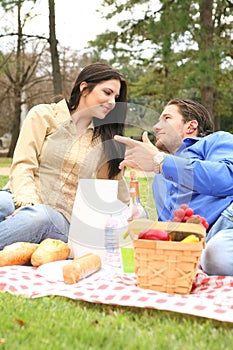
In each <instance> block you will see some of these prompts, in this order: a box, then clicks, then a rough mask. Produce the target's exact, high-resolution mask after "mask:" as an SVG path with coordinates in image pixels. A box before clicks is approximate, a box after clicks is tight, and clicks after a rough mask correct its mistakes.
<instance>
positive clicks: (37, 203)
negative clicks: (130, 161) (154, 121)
mask: <svg viewBox="0 0 233 350" xmlns="http://www.w3.org/2000/svg"><path fill="white" fill-rule="evenodd" d="M126 100H127V84H126V80H125V79H124V77H123V76H122V75H121V74H120V73H119V72H118V71H117V70H115V69H113V68H112V67H110V66H108V65H107V64H104V63H95V64H91V65H89V66H87V67H85V68H84V69H83V70H82V71H81V73H80V74H79V76H78V78H77V80H76V82H75V84H74V87H73V89H72V92H71V96H70V99H69V101H66V100H65V99H63V100H61V101H60V102H58V103H57V104H55V103H52V104H41V105H38V106H35V107H33V108H32V109H31V110H30V111H29V113H28V115H27V117H26V119H25V121H24V124H23V127H22V129H21V132H20V135H19V138H18V142H17V145H16V148H15V152H14V157H13V162H12V166H11V171H10V178H9V182H8V184H7V185H6V186H5V188H4V190H2V191H0V249H3V248H4V246H6V245H9V244H11V243H14V242H19V241H24V242H32V243H40V242H41V241H42V240H44V239H45V238H54V239H60V240H63V241H64V242H67V241H68V232H69V224H70V218H71V213H72V207H73V203H74V199H75V194H76V190H77V186H78V181H79V179H80V178H92V177H93V176H95V177H96V178H102V179H117V180H119V187H118V188H119V193H118V198H119V199H120V200H122V201H123V202H124V203H128V201H129V196H128V190H127V187H126V183H125V182H124V179H123V173H122V171H121V170H119V163H120V161H121V160H122V159H123V158H124V151H125V149H124V147H123V146H122V145H121V144H119V143H117V142H116V141H114V140H113V137H114V135H115V134H121V135H122V134H123V131H124V122H125V117H126Z"/></svg>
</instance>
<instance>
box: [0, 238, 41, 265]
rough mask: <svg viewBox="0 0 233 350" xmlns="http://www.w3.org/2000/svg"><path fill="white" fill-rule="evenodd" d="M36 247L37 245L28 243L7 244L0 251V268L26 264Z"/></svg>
mask: <svg viewBox="0 0 233 350" xmlns="http://www.w3.org/2000/svg"><path fill="white" fill-rule="evenodd" d="M38 247H39V244H37V243H29V242H15V243H12V244H9V245H7V246H5V247H4V248H3V250H1V251H0V266H11V265H24V264H27V263H29V262H30V260H31V256H32V254H33V253H34V252H35V250H36V249H37V248H38Z"/></svg>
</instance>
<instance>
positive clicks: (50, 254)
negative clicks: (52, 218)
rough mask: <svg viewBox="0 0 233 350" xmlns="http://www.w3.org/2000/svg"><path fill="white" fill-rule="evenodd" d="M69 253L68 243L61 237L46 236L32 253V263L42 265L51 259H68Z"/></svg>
mask: <svg viewBox="0 0 233 350" xmlns="http://www.w3.org/2000/svg"><path fill="white" fill-rule="evenodd" d="M69 254H70V248H69V247H68V245H67V244H66V243H64V242H63V241H61V240H59V239H52V238H46V239H45V240H44V241H42V242H41V243H40V244H39V247H38V248H37V250H36V251H35V252H34V253H33V254H32V256H31V264H32V265H33V266H40V265H43V264H46V263H48V262H51V261H57V260H66V259H67V258H68V256H69Z"/></svg>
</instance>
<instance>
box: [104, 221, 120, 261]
mask: <svg viewBox="0 0 233 350" xmlns="http://www.w3.org/2000/svg"><path fill="white" fill-rule="evenodd" d="M117 228H118V222H117V220H116V219H115V218H114V217H113V215H110V216H109V217H108V219H107V222H106V225H105V232H104V235H105V237H104V240H105V249H106V258H105V263H106V264H107V265H110V266H112V267H119V266H120V257H119V236H118V230H117Z"/></svg>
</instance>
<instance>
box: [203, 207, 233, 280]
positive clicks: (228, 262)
mask: <svg viewBox="0 0 233 350" xmlns="http://www.w3.org/2000/svg"><path fill="white" fill-rule="evenodd" d="M206 242H207V243H206V247H205V249H204V250H203V252H202V256H201V267H202V269H203V270H204V271H205V272H206V273H207V274H208V275H219V276H233V203H231V204H230V205H229V207H228V208H226V209H225V210H224V211H223V212H222V214H221V216H220V217H219V219H218V220H217V221H216V223H215V224H214V225H213V227H212V228H211V230H210V231H209V233H208V234H207V238H206Z"/></svg>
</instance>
